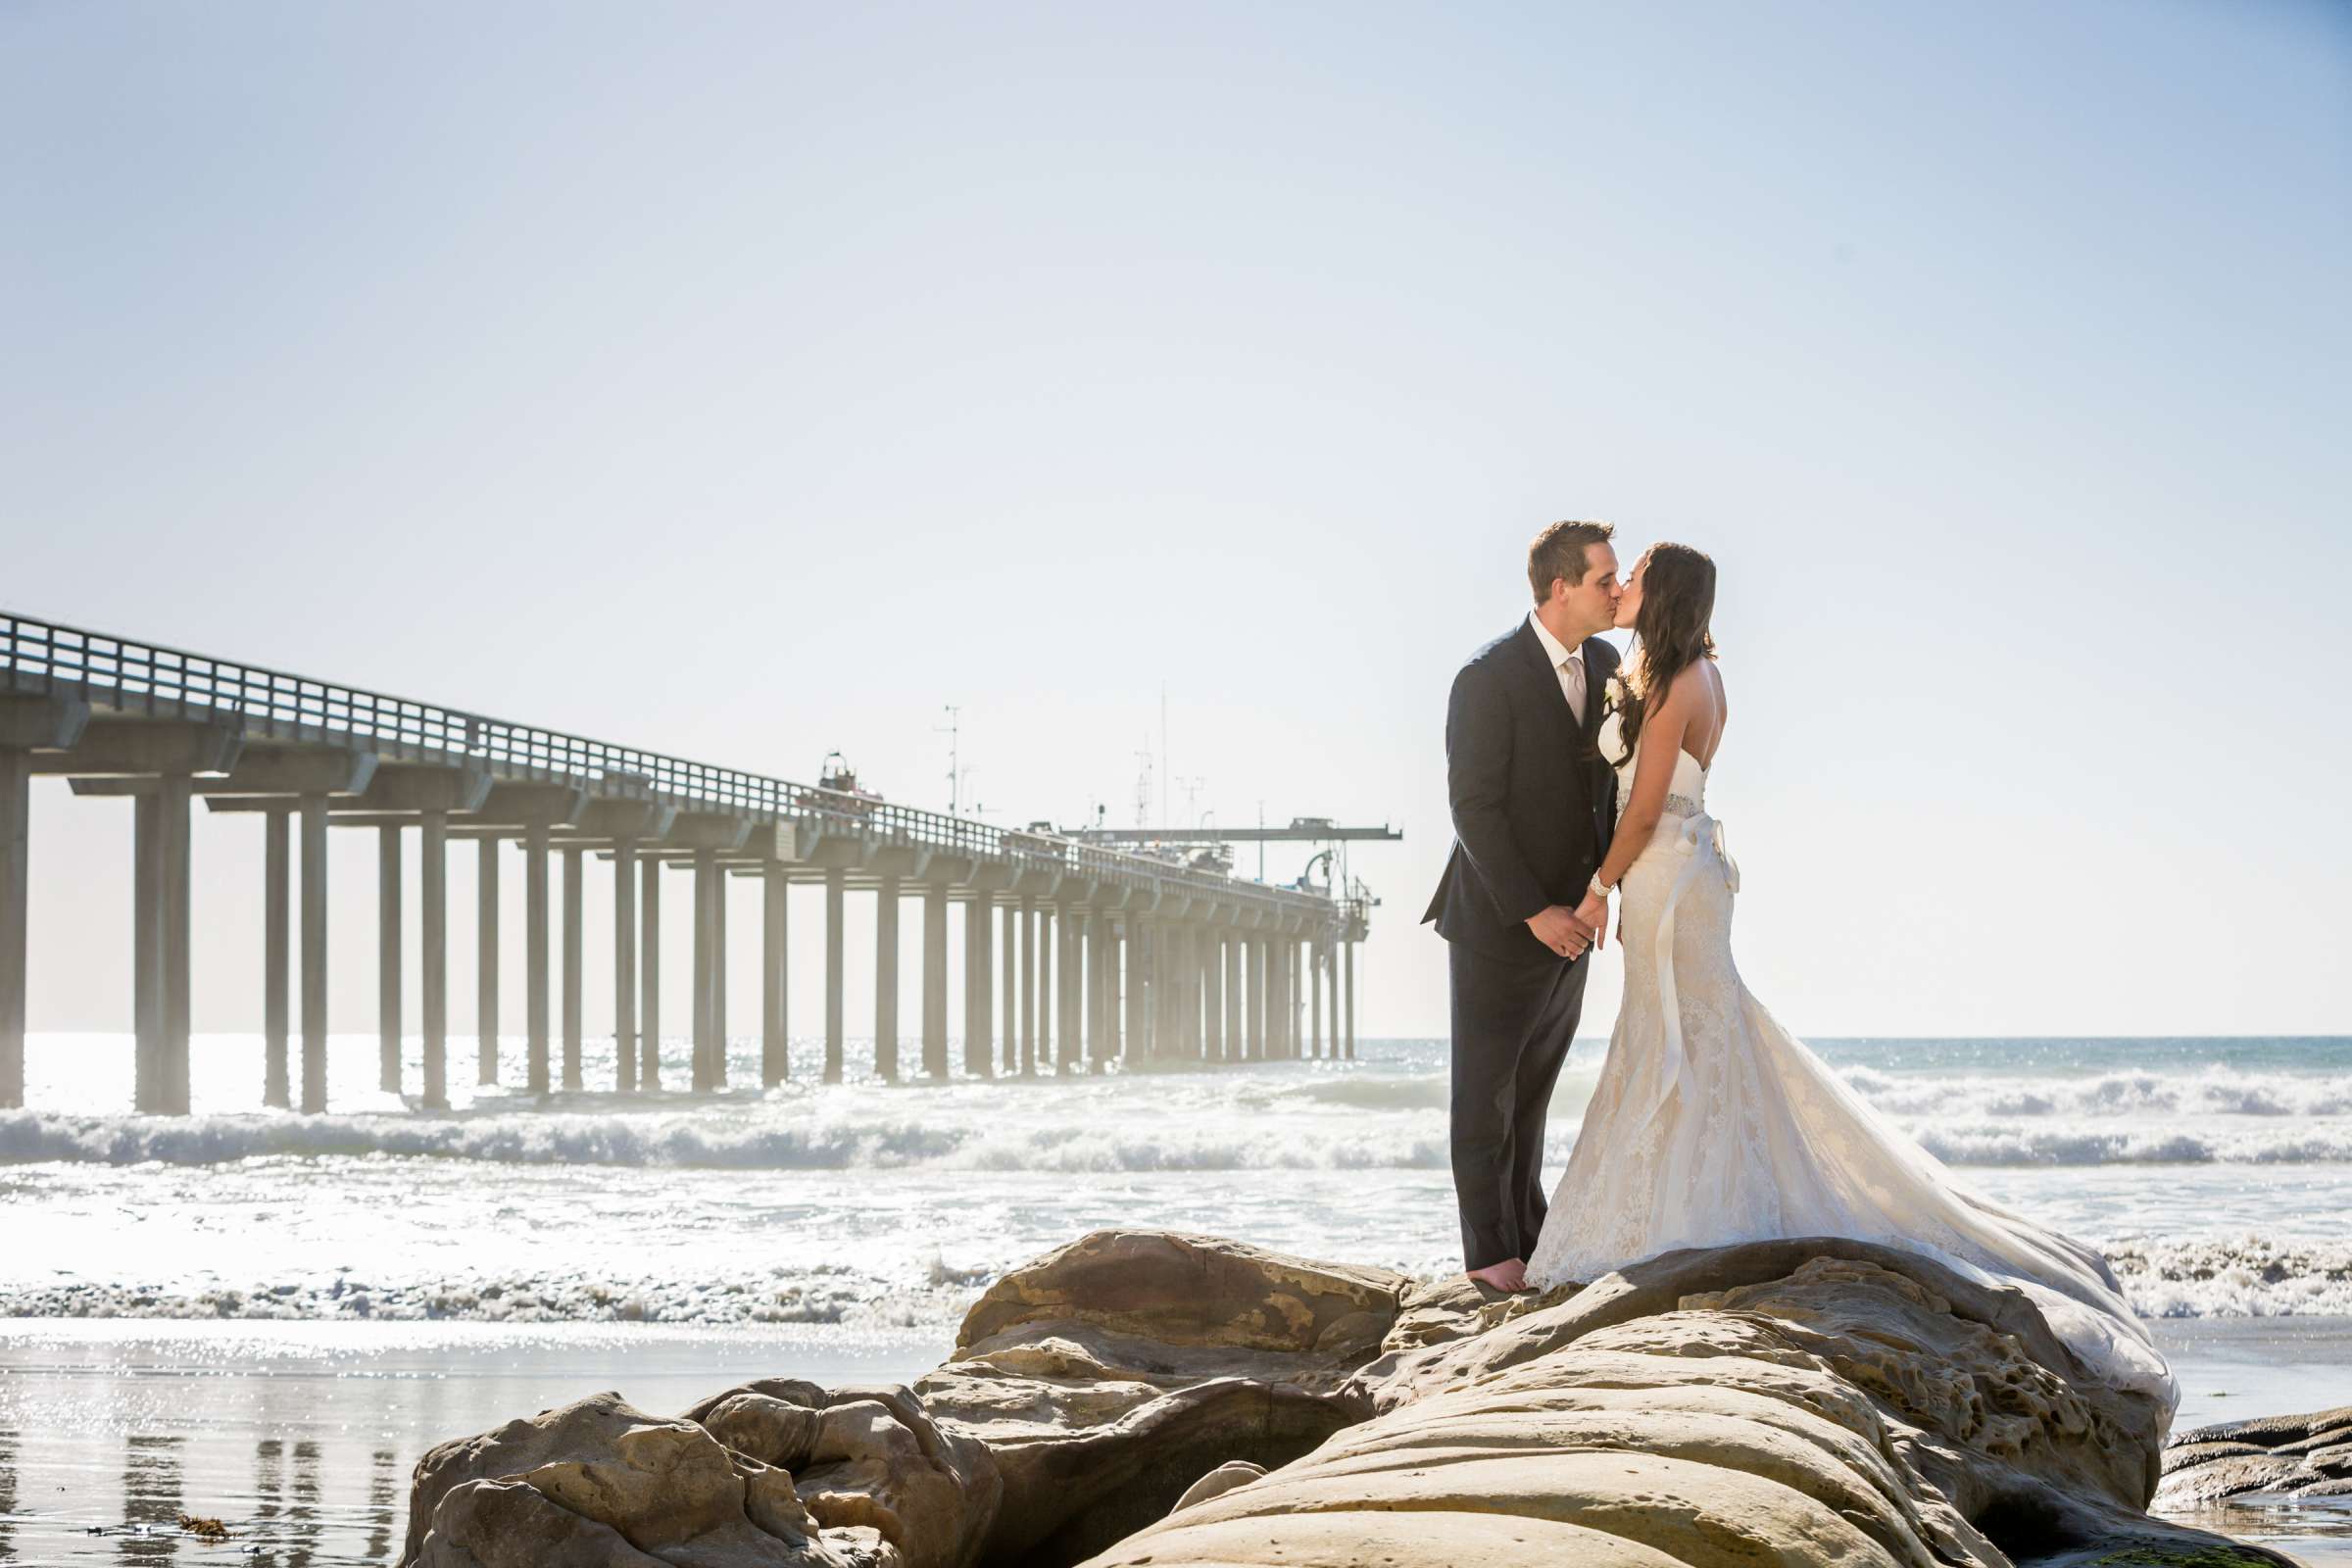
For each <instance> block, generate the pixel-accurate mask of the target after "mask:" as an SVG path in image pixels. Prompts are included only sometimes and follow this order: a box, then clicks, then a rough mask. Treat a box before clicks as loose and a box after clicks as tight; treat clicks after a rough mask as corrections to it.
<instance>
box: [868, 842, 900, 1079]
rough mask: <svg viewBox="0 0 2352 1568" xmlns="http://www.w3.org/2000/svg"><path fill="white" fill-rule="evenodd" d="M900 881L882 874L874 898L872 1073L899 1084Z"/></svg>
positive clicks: (891, 873) (890, 875)
mask: <svg viewBox="0 0 2352 1568" xmlns="http://www.w3.org/2000/svg"><path fill="white" fill-rule="evenodd" d="M901 897H902V894H901V893H900V890H899V878H898V874H897V873H896V872H888V873H885V874H884V876H883V878H882V886H881V888H880V889H879V890H878V891H877V892H876V893H875V895H874V1074H875V1076H876V1077H878V1078H880V1079H881V1080H882V1081H883V1082H884V1083H886V1084H889V1083H897V1082H898V1081H899V901H900V899H901Z"/></svg>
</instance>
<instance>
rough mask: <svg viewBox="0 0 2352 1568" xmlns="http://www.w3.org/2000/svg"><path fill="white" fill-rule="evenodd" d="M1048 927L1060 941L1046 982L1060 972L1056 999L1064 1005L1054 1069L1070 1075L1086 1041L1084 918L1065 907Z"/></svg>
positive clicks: (1049, 918)
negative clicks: (1081, 951)
mask: <svg viewBox="0 0 2352 1568" xmlns="http://www.w3.org/2000/svg"><path fill="white" fill-rule="evenodd" d="M1046 923H1047V925H1048V926H1049V927H1050V928H1051V929H1050V931H1049V932H1048V935H1051V936H1054V937H1055V938H1056V939H1057V940H1056V941H1055V942H1054V956H1053V957H1052V958H1050V959H1049V960H1048V961H1047V963H1046V978H1049V979H1052V978H1054V973H1055V971H1056V970H1058V971H1059V982H1060V989H1059V990H1058V991H1057V992H1056V993H1055V997H1056V1000H1057V1001H1058V1003H1059V1004H1060V1005H1059V1007H1058V1009H1057V1010H1058V1011H1059V1013H1060V1015H1061V1023H1060V1034H1061V1038H1060V1040H1059V1041H1058V1042H1057V1043H1056V1049H1055V1051H1054V1071H1056V1072H1068V1071H1069V1070H1070V1063H1071V1062H1073V1061H1075V1060H1077V1059H1078V1055H1079V1053H1080V1052H1081V1051H1082V1050H1083V1049H1084V1045H1085V1040H1086V1025H1085V1024H1084V1023H1083V1022H1082V1021H1081V1009H1082V1008H1083V1006H1084V1005H1085V996H1084V994H1083V993H1084V982H1085V978H1086V977H1085V972H1084V969H1083V968H1082V966H1081V963H1080V960H1079V944H1080V936H1079V932H1080V918H1079V915H1078V911H1077V910H1075V909H1073V908H1071V907H1068V906H1066V905H1064V906H1062V907H1057V908H1055V909H1054V910H1053V911H1052V912H1051V913H1050V914H1049V915H1048V916H1047V917H1046Z"/></svg>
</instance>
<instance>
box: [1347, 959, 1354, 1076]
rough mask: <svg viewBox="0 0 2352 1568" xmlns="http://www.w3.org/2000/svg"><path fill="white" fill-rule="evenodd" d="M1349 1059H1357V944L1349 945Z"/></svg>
mask: <svg viewBox="0 0 2352 1568" xmlns="http://www.w3.org/2000/svg"><path fill="white" fill-rule="evenodd" d="M1354 1059H1355V944H1354V943H1353V942H1349V943H1348V1060H1349V1061H1353V1060H1354Z"/></svg>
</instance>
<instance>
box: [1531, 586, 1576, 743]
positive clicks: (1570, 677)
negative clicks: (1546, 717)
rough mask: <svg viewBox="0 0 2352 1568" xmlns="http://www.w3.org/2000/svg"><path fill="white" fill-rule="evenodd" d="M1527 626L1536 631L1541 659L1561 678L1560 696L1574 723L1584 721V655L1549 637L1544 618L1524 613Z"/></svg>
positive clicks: (1548, 629) (1549, 630)
mask: <svg viewBox="0 0 2352 1568" xmlns="http://www.w3.org/2000/svg"><path fill="white" fill-rule="evenodd" d="M1527 623H1528V624H1529V625H1530V626H1533V627H1535V628H1536V640H1537V641H1538V642H1540V643H1542V644H1543V645H1544V658H1546V659H1548V660H1550V661H1551V667H1552V671H1553V673H1555V674H1557V675H1558V676H1559V677H1560V695H1561V696H1562V697H1565V698H1567V699H1568V711H1569V712H1571V713H1574V714H1575V715H1576V721H1577V722H1578V723H1579V724H1582V723H1583V722H1584V721H1585V651H1584V649H1583V648H1582V647H1577V648H1570V647H1569V646H1568V645H1567V644H1566V643H1563V642H1561V641H1560V640H1559V639H1558V638H1557V637H1554V636H1553V635H1552V634H1551V629H1550V628H1549V627H1547V626H1545V625H1544V617H1543V616H1541V615H1539V614H1537V613H1535V612H1534V611H1532V610H1531V611H1529V612H1528V613H1527Z"/></svg>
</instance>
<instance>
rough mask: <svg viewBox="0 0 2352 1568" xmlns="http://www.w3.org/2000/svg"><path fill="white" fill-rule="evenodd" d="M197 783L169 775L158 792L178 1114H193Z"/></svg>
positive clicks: (172, 1092) (169, 1040)
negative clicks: (191, 815)
mask: <svg viewBox="0 0 2352 1568" xmlns="http://www.w3.org/2000/svg"><path fill="white" fill-rule="evenodd" d="M193 785H194V780H193V779H191V778H190V777H189V776H188V775H187V774H185V773H167V774H165V775H164V777H163V779H162V780H161V781H160V782H159V784H158V786H157V790H156V795H157V799H159V800H160V801H162V803H163V809H164V1109H165V1111H166V1112H167V1113H169V1114H171V1115H173V1116H185V1115H186V1114H187V1113H188V1108H189V1098H190V1085H189V1078H190V1076H191V1065H192V1064H191V1062H190V1060H189V1054H188V1048H189V1044H190V1041H191V1040H192V1038H193V1036H194V1033H195V995H194V991H193V988H192V987H191V985H190V974H189V969H190V962H191V959H192V957H193V954H194V946H195V943H194V937H195V928H194V908H193V906H192V903H191V894H190V884H191V880H192V879H191V875H190V873H191V871H192V869H193V867H192V863H191V862H192V860H193V853H192V852H193V846H192V844H191V843H190V841H189V828H190V823H189V821H188V800H189V796H190V794H191V793H192V788H193Z"/></svg>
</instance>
